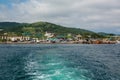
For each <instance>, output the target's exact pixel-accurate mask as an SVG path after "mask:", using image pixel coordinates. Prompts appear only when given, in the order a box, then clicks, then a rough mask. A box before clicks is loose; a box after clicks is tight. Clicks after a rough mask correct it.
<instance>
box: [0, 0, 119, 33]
mask: <svg viewBox="0 0 120 80" xmlns="http://www.w3.org/2000/svg"><path fill="white" fill-rule="evenodd" d="M11 1H12V2H11V5H12V7H11V8H9V7H7V6H6V5H2V6H0V10H1V11H0V21H17V22H36V21H47V22H52V23H56V24H60V25H64V26H68V27H77V28H83V29H88V30H93V31H98V32H99V31H100V32H102V31H105V32H110V31H111V32H114V33H120V32H119V30H118V29H120V16H119V14H120V5H119V3H120V0H92V1H90V0H26V1H20V0H17V1H16V0H11ZM14 1H15V2H14Z"/></svg>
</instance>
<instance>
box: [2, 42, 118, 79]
mask: <svg viewBox="0 0 120 80" xmlns="http://www.w3.org/2000/svg"><path fill="white" fill-rule="evenodd" d="M0 80H120V45H117V44H110V45H108V44H107V45H105V44H101V45H92V44H89V45H87V44H85V45H84V44H18V45H17V44H12V45H11V44H1V45H0Z"/></svg>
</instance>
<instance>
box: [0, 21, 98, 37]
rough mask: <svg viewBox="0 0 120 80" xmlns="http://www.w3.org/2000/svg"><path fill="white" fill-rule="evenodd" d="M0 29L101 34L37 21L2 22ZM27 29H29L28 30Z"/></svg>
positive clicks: (7, 30)
mask: <svg viewBox="0 0 120 80" xmlns="http://www.w3.org/2000/svg"><path fill="white" fill-rule="evenodd" d="M0 29H3V30H4V32H15V33H19V34H20V33H21V34H22V33H23V32H25V31H32V32H34V33H36V32H46V31H48V32H53V33H56V34H68V33H71V34H81V35H94V36H99V35H98V34H97V33H95V32H92V31H89V30H85V29H79V28H68V27H64V26H61V25H56V24H53V23H48V22H36V23H31V24H28V23H16V22H0ZM26 29H27V30H26Z"/></svg>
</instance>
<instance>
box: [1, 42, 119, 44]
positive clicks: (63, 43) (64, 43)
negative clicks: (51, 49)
mask: <svg viewBox="0 0 120 80" xmlns="http://www.w3.org/2000/svg"><path fill="white" fill-rule="evenodd" d="M0 44H117V42H108V43H80V42H79V43H75V42H63V43H62V42H56V43H52V42H38V43H37V42H34V43H31V42H0Z"/></svg>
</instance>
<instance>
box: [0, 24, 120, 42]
mask: <svg viewBox="0 0 120 80" xmlns="http://www.w3.org/2000/svg"><path fill="white" fill-rule="evenodd" d="M119 41H120V35H115V34H111V33H110V34H109V33H103V32H101V33H96V32H93V31H89V30H85V29H80V28H69V27H64V26H61V25H57V24H53V23H49V22H36V23H17V22H0V43H77V44H78V43H80V44H114V43H118V42H119Z"/></svg>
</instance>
